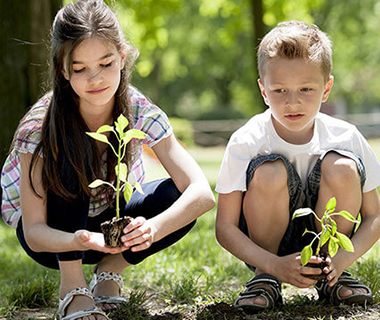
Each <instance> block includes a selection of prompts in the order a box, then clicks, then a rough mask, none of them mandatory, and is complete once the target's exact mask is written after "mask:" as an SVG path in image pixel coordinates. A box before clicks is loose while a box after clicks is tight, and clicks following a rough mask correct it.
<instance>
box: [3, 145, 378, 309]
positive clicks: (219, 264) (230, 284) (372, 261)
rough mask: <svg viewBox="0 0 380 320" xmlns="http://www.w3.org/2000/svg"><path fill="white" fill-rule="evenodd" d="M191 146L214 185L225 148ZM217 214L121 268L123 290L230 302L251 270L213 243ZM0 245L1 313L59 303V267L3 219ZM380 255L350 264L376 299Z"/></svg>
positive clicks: (167, 298) (169, 300) (164, 298)
mask: <svg viewBox="0 0 380 320" xmlns="http://www.w3.org/2000/svg"><path fill="white" fill-rule="evenodd" d="M377 143H378V148H375V150H380V140H376V141H375V145H376V146H377ZM371 144H372V141H371ZM189 151H190V153H191V154H192V155H193V156H194V157H195V158H196V159H197V161H198V162H199V164H200V165H201V167H202V168H203V170H204V171H205V173H206V175H207V177H208V179H209V181H210V184H211V185H212V186H213V187H214V186H215V183H216V178H217V173H218V170H219V166H220V162H221V160H222V157H223V148H215V149H210V150H209V149H190V150H189ZM150 169H152V167H151V168H150ZM161 175H162V172H159V173H158V174H157V177H156V178H159V177H161ZM215 215H216V208H214V209H213V210H212V211H210V212H208V213H207V214H205V215H203V216H202V217H200V218H199V219H198V222H197V224H196V225H195V227H194V228H193V229H192V230H191V231H190V233H189V234H188V235H187V236H185V237H184V238H183V239H182V240H181V241H179V242H178V243H177V244H175V245H173V246H171V247H169V248H168V249H166V250H164V251H162V252H159V253H157V254H156V255H154V256H152V257H149V258H148V259H146V260H145V261H143V262H142V263H140V264H139V265H137V266H131V267H129V268H128V269H127V270H126V271H125V272H124V273H123V278H124V281H125V289H124V291H125V294H132V296H133V297H135V296H137V295H138V297H139V299H140V300H141V299H144V297H145V292H149V294H151V293H153V294H154V295H155V297H156V298H157V299H158V300H159V301H161V303H163V304H167V305H175V304H184V303H185V304H190V305H191V304H192V303H193V304H195V303H200V302H202V303H206V302H207V301H223V302H226V303H228V304H230V305H231V304H232V303H233V301H234V299H235V298H236V296H237V294H238V291H239V290H241V289H242V287H243V285H244V283H245V282H247V281H248V280H249V279H250V278H251V277H252V276H253V274H252V272H250V271H249V270H248V269H247V268H246V267H245V265H244V264H243V263H242V262H241V261H239V260H238V259H237V258H235V257H234V256H232V255H231V254H229V253H228V252H227V251H225V250H224V249H223V248H222V247H221V246H220V245H219V244H218V243H217V241H216V238H215V231H214V224H215ZM0 247H1V248H2V255H1V259H0V282H1V286H0V306H1V307H0V314H3V315H6V314H9V313H12V312H14V311H16V310H18V309H19V308H34V307H41V308H45V307H46V306H49V305H52V304H54V305H55V304H57V301H58V285H59V273H58V271H55V270H49V269H46V268H44V267H42V266H40V265H38V264H37V263H35V262H34V261H32V260H31V259H30V258H29V257H28V256H27V255H26V254H25V253H24V251H23V250H22V248H21V247H20V245H19V243H18V241H17V238H16V235H15V231H14V230H13V229H11V228H9V227H8V226H6V225H5V224H4V223H0ZM379 255H380V243H377V244H376V245H375V246H374V247H373V248H372V249H371V250H370V251H369V252H368V253H367V254H365V255H364V256H363V257H362V258H360V259H359V261H358V262H356V263H354V264H353V265H352V266H351V267H350V271H351V272H352V274H353V275H354V276H355V277H358V278H359V279H361V280H362V281H363V282H364V283H365V284H367V285H370V286H371V289H372V290H373V292H374V293H375V295H374V298H375V302H376V303H378V302H380V296H379V290H380V282H379V280H378V279H380V265H379V262H378V257H379ZM91 272H92V266H86V267H85V275H86V277H87V278H88V280H89V279H90V278H91ZM15 288H17V289H15ZM142 292H143V293H144V295H142V294H141V293H142ZM296 304H297V303H296Z"/></svg>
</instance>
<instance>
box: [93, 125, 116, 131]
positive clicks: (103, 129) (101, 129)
mask: <svg viewBox="0 0 380 320" xmlns="http://www.w3.org/2000/svg"><path fill="white" fill-rule="evenodd" d="M110 131H113V128H112V127H111V126H109V125H107V124H106V125H104V126H101V127H100V128H99V129H98V130H96V133H104V132H110Z"/></svg>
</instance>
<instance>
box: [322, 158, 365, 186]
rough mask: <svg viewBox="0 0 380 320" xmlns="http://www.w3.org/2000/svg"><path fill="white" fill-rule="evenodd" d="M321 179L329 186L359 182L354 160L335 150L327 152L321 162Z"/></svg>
mask: <svg viewBox="0 0 380 320" xmlns="http://www.w3.org/2000/svg"><path fill="white" fill-rule="evenodd" d="M321 175H322V179H323V181H324V182H325V183H327V184H328V185H329V186H334V187H338V186H341V185H344V186H347V185H353V184H360V175H359V172H358V167H357V164H356V162H355V161H354V160H353V159H351V158H348V157H345V156H342V155H340V154H338V153H335V152H330V153H328V154H327V155H326V156H325V158H324V160H323V162H322V171H321Z"/></svg>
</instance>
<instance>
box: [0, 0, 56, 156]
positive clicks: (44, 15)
mask: <svg viewBox="0 0 380 320" xmlns="http://www.w3.org/2000/svg"><path fill="white" fill-rule="evenodd" d="M61 5H62V0H30V1H8V0H0V29H1V32H0V59H1V60H0V97H1V99H0V113H1V118H0V162H1V163H3V162H4V160H5V157H6V154H7V152H8V149H9V146H10V143H11V140H12V136H13V134H14V131H15V129H16V127H17V124H18V122H19V120H20V119H21V117H22V116H23V115H24V113H25V111H26V110H27V108H28V107H29V106H30V105H31V104H33V103H34V102H35V101H36V100H37V98H38V97H39V96H40V95H41V93H42V91H43V84H44V83H45V81H46V70H47V55H48V50H47V46H46V42H47V38H48V31H49V28H50V26H51V23H52V20H53V17H54V15H55V13H56V12H57V10H58V9H59V7H60V6H61Z"/></svg>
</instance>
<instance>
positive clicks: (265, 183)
mask: <svg viewBox="0 0 380 320" xmlns="http://www.w3.org/2000/svg"><path fill="white" fill-rule="evenodd" d="M287 181H288V175H287V171H286V167H285V164H284V162H283V161H282V160H281V159H278V160H276V161H267V162H264V163H263V164H261V165H260V166H259V167H257V168H256V170H255V172H254V174H253V177H252V180H251V182H250V184H249V186H248V188H249V189H250V188H253V187H254V188H260V189H262V190H265V191H270V192H276V191H279V190H284V187H286V186H287Z"/></svg>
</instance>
